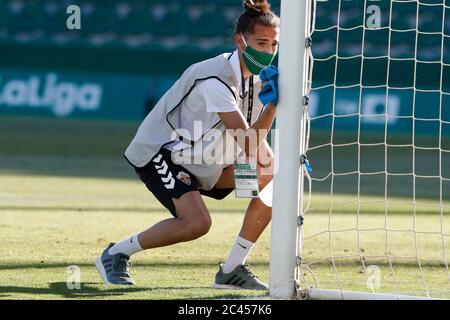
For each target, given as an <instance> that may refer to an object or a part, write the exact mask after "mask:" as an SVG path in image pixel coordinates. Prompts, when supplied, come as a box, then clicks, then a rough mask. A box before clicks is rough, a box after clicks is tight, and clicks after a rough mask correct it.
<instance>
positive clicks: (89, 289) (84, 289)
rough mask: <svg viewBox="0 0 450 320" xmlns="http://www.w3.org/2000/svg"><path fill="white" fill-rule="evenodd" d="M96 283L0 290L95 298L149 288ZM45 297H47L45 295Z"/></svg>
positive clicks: (11, 292) (2, 287)
mask: <svg viewBox="0 0 450 320" xmlns="http://www.w3.org/2000/svg"><path fill="white" fill-rule="evenodd" d="M94 285H98V284H95V283H82V284H81V289H80V290H76V289H74V290H70V289H68V288H67V284H66V283H65V282H52V283H50V284H49V286H48V288H31V287H15V286H0V291H2V292H6V293H10V294H18V293H19V294H20V293H22V294H33V295H39V296H41V295H60V296H61V297H63V298H68V299H73V298H81V297H86V298H95V297H108V296H122V295H124V294H125V293H130V292H141V291H147V290H149V289H148V288H134V287H126V288H125V287H121V288H111V289H105V290H102V289H99V288H97V287H95V286H94ZM43 298H45V297H43Z"/></svg>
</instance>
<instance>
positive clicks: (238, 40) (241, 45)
mask: <svg viewBox="0 0 450 320" xmlns="http://www.w3.org/2000/svg"><path fill="white" fill-rule="evenodd" d="M234 43H235V44H236V47H237V48H239V51H244V50H245V46H244V41H242V36H241V35H240V34H239V33H238V34H235V35H234Z"/></svg>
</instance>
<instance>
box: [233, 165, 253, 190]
mask: <svg viewBox="0 0 450 320" xmlns="http://www.w3.org/2000/svg"><path fill="white" fill-rule="evenodd" d="M233 167H234V185H235V193H236V198H257V197H258V194H259V187H258V173H257V172H256V160H254V161H253V160H250V161H244V162H241V161H238V162H237V163H235V164H234V165H233Z"/></svg>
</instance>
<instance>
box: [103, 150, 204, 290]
mask: <svg viewBox="0 0 450 320" xmlns="http://www.w3.org/2000/svg"><path fill="white" fill-rule="evenodd" d="M136 171H137V173H138V175H139V177H140V178H141V180H142V181H143V182H144V183H145V185H146V186H147V188H148V189H149V190H150V191H151V192H152V193H153V194H154V196H155V197H156V198H157V199H158V200H159V201H160V202H161V204H163V205H164V206H165V207H166V208H167V209H168V210H169V211H170V212H171V213H172V215H173V218H170V219H166V220H163V221H160V222H158V223H156V224H155V225H154V226H152V227H150V228H149V229H147V230H145V231H143V232H141V233H139V234H137V235H135V236H132V237H130V238H128V239H125V240H122V241H120V242H118V243H111V244H110V245H109V247H108V248H106V249H105V250H104V252H103V254H102V255H101V256H100V257H98V258H97V261H96V266H97V269H98V270H99V272H100V275H101V276H102V278H103V280H104V282H105V283H113V284H134V281H133V280H132V279H131V277H130V275H129V272H128V269H129V262H128V260H129V259H130V256H131V255H132V254H135V253H137V252H139V251H142V250H146V249H151V248H157V247H162V246H168V245H171V244H175V243H178V242H185V241H190V240H194V239H197V238H199V237H201V236H202V235H204V234H206V233H207V232H208V231H209V229H210V227H211V217H210V215H209V212H208V210H207V208H206V206H205V203H204V202H203V199H202V197H201V195H200V192H199V191H198V184H197V182H196V179H195V177H194V176H192V175H191V174H190V173H189V172H188V171H187V170H185V169H184V168H183V167H180V166H177V165H175V164H173V163H172V161H171V159H170V153H167V152H166V151H161V153H160V154H158V155H157V156H155V158H154V159H153V160H152V161H151V162H150V163H149V164H148V165H147V166H145V167H144V168H138V169H136ZM179 177H183V179H181V178H179Z"/></svg>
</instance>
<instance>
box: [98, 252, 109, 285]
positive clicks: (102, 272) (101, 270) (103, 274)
mask: <svg viewBox="0 0 450 320" xmlns="http://www.w3.org/2000/svg"><path fill="white" fill-rule="evenodd" d="M95 266H96V267H97V271H98V273H100V276H101V277H102V279H103V283H104V284H111V282H109V281H108V277H107V276H106V271H105V268H104V267H103V263H102V258H101V257H98V258H97V260H95Z"/></svg>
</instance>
